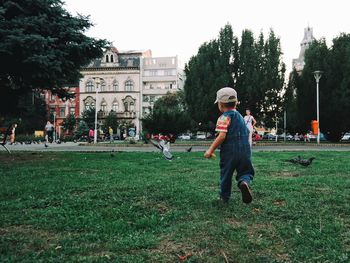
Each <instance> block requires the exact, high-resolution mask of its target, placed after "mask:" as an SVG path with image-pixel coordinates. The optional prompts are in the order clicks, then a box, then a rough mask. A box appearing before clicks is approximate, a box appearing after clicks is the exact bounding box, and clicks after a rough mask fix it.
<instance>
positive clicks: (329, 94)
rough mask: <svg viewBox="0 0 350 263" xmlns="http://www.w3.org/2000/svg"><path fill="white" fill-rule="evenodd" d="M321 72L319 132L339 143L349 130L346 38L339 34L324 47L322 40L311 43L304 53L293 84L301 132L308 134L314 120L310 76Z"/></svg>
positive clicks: (349, 47)
mask: <svg viewBox="0 0 350 263" xmlns="http://www.w3.org/2000/svg"><path fill="white" fill-rule="evenodd" d="M315 70H321V71H323V75H322V78H321V79H320V86H319V87H320V89H319V92H320V94H319V98H320V130H321V132H323V133H325V134H326V136H327V138H328V139H329V140H332V141H339V139H340V138H341V135H342V133H343V132H346V131H348V130H350V120H349V118H348V113H349V112H350V102H349V99H348V98H349V95H350V75H349V71H350V34H341V35H340V36H338V37H336V38H334V39H333V45H332V47H330V48H329V47H328V46H327V44H326V41H325V39H321V40H317V41H314V43H312V44H311V45H310V47H309V48H308V49H307V50H306V52H305V67H304V69H303V71H302V74H301V76H300V78H299V80H298V81H297V82H296V91H297V100H296V101H297V102H296V103H297V112H298V119H299V120H300V129H301V130H302V131H308V130H310V128H311V127H310V122H311V121H312V120H315V119H316V116H317V115H316V82H315V79H314V75H313V72H314V71H315Z"/></svg>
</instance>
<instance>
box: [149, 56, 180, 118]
mask: <svg viewBox="0 0 350 263" xmlns="http://www.w3.org/2000/svg"><path fill="white" fill-rule="evenodd" d="M183 75H184V74H183V71H182V70H181V69H180V67H179V61H178V58H177V57H159V58H153V57H151V58H144V59H143V63H142V86H143V89H142V116H144V115H146V114H148V113H149V112H150V110H151V108H152V107H153V104H154V102H155V101H156V100H157V99H158V98H160V97H162V96H164V95H165V94H167V93H168V92H174V91H178V90H181V89H182V88H183V85H184V76H183Z"/></svg>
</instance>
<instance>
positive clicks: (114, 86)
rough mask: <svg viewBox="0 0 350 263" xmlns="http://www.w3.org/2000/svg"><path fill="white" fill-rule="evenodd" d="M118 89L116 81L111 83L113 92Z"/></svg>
mask: <svg viewBox="0 0 350 263" xmlns="http://www.w3.org/2000/svg"><path fill="white" fill-rule="evenodd" d="M118 89H119V84H118V81H116V80H114V81H113V91H118Z"/></svg>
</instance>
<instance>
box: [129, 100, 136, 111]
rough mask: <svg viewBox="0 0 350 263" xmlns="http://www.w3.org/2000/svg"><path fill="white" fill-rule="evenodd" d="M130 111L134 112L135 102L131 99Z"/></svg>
mask: <svg viewBox="0 0 350 263" xmlns="http://www.w3.org/2000/svg"><path fill="white" fill-rule="evenodd" d="M130 111H131V112H135V103H134V102H133V101H132V102H130Z"/></svg>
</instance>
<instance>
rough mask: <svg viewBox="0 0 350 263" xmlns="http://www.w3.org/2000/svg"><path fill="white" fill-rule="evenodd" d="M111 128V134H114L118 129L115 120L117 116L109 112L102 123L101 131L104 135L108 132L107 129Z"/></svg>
mask: <svg viewBox="0 0 350 263" xmlns="http://www.w3.org/2000/svg"><path fill="white" fill-rule="evenodd" d="M109 127H111V128H112V129H113V132H114V133H116V132H117V129H118V127H119V122H118V119H117V114H116V113H115V112H110V113H109V114H108V115H107V116H106V118H105V119H104V122H103V130H104V132H105V133H107V132H108V128H109Z"/></svg>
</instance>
